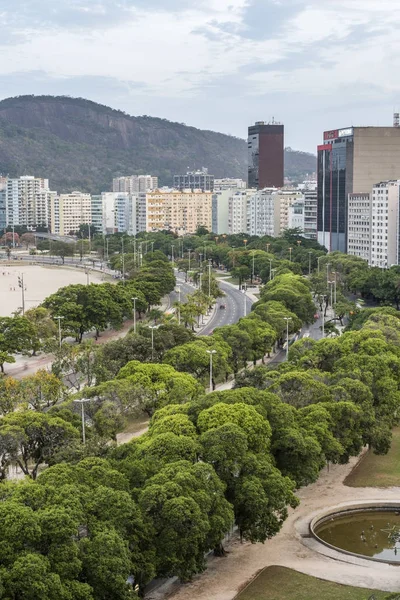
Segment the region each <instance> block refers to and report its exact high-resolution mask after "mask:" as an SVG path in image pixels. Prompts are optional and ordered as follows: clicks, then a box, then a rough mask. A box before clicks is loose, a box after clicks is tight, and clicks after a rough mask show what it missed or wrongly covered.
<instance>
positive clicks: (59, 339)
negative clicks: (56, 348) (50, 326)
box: [54, 317, 64, 348]
mask: <svg viewBox="0 0 400 600" xmlns="http://www.w3.org/2000/svg"><path fill="white" fill-rule="evenodd" d="M54 318H55V319H57V321H58V343H59V345H60V348H61V343H62V340H61V319H64V317H54Z"/></svg>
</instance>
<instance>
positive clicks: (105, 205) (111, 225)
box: [92, 192, 139, 235]
mask: <svg viewBox="0 0 400 600" xmlns="http://www.w3.org/2000/svg"><path fill="white" fill-rule="evenodd" d="M138 197H139V195H138V194H128V193H124V192H103V193H102V194H101V195H99V196H92V224H93V225H94V226H95V227H96V230H97V231H99V232H100V233H102V234H105V235H107V234H112V233H118V232H126V233H127V234H128V235H136V233H137V232H138V218H137V211H138Z"/></svg>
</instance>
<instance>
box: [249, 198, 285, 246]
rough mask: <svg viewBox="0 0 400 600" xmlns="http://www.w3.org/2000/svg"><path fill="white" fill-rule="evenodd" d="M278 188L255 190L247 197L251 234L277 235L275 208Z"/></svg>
mask: <svg viewBox="0 0 400 600" xmlns="http://www.w3.org/2000/svg"><path fill="white" fill-rule="evenodd" d="M277 191H278V190H277V188H264V189H263V190H259V191H258V192H257V191H254V193H253V194H252V195H251V196H249V197H248V199H247V228H246V233H248V234H249V235H259V236H264V235H271V236H275V209H276V202H275V200H276V198H275V194H276V192H277Z"/></svg>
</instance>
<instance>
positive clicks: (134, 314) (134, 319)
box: [131, 296, 138, 333]
mask: <svg viewBox="0 0 400 600" xmlns="http://www.w3.org/2000/svg"><path fill="white" fill-rule="evenodd" d="M137 299H138V298H137V297H136V296H135V298H131V300H133V333H136V300H137Z"/></svg>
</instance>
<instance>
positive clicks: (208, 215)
mask: <svg viewBox="0 0 400 600" xmlns="http://www.w3.org/2000/svg"><path fill="white" fill-rule="evenodd" d="M143 204H144V206H145V210H143V208H144V207H143ZM144 212H145V215H144ZM137 223H138V228H139V230H140V231H141V230H142V228H143V225H144V229H145V231H158V230H163V229H169V230H171V231H174V232H176V233H178V234H179V235H185V234H186V233H196V230H197V228H198V227H199V226H204V227H206V228H207V229H208V230H209V231H211V226H212V193H211V192H203V191H201V190H189V189H187V190H182V191H179V190H168V191H161V190H156V191H154V192H149V193H147V194H145V195H144V194H141V195H140V196H139V205H138V208H137Z"/></svg>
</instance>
